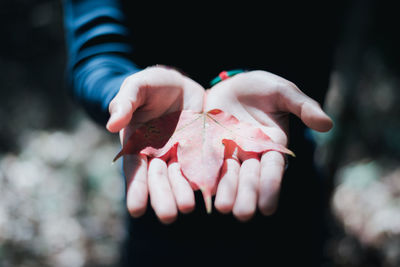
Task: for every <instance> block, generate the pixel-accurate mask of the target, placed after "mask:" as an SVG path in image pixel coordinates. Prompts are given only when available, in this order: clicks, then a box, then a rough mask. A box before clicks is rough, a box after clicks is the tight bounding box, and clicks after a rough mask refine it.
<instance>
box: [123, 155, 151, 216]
mask: <svg viewBox="0 0 400 267" xmlns="http://www.w3.org/2000/svg"><path fill="white" fill-rule="evenodd" d="M124 173H125V176H126V179H127V193H126V194H127V195H126V206H127V208H128V211H129V213H130V214H131V215H132V216H133V217H139V216H141V215H143V214H144V213H145V211H146V207H147V199H148V188H147V158H146V156H143V155H140V156H138V155H126V156H124Z"/></svg>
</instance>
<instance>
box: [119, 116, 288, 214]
mask: <svg viewBox="0 0 400 267" xmlns="http://www.w3.org/2000/svg"><path fill="white" fill-rule="evenodd" d="M174 148H176V149H174ZM235 148H238V149H240V150H241V151H242V152H244V153H260V154H261V153H264V152H266V151H269V150H274V151H279V152H282V153H286V154H289V155H292V156H294V154H293V152H292V151H290V150H289V149H287V148H286V147H284V146H282V145H280V144H277V143H274V142H273V141H272V140H271V138H270V137H269V136H268V135H266V134H265V133H264V132H263V131H262V130H261V129H259V128H257V127H255V126H253V125H251V124H248V123H245V122H241V121H239V120H238V119H236V118H235V117H234V116H232V115H230V114H228V113H226V112H223V111H222V110H219V109H213V110H211V111H208V112H194V111H187V110H185V111H179V112H174V113H170V114H167V115H165V116H163V117H160V118H157V119H154V120H151V121H149V122H147V123H145V124H144V125H143V126H141V127H140V128H138V129H137V130H136V131H135V132H134V133H133V134H132V135H131V136H130V137H129V140H128V141H127V143H126V144H125V146H124V147H123V148H122V150H121V151H120V152H119V153H118V155H117V156H116V157H115V158H114V161H115V160H117V159H118V158H119V157H121V156H122V155H126V154H139V153H141V154H144V155H147V156H148V157H150V158H151V157H156V158H164V159H165V160H168V157H171V154H170V153H177V155H176V156H177V159H178V162H179V164H180V167H181V171H182V173H183V175H184V176H185V177H186V179H188V181H189V182H190V184H191V185H192V187H193V189H194V190H197V189H200V190H201V191H202V194H203V197H204V200H205V204H206V208H207V212H208V213H209V212H211V206H212V205H211V196H212V194H213V193H214V192H215V190H216V187H217V184H218V177H219V174H220V169H221V167H222V164H223V161H224V155H225V150H229V151H234V149H235ZM174 156H175V155H174Z"/></svg>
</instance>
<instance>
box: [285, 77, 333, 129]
mask: <svg viewBox="0 0 400 267" xmlns="http://www.w3.org/2000/svg"><path fill="white" fill-rule="evenodd" d="M280 92H281V96H282V97H281V98H280V105H281V106H283V107H284V109H285V110H287V111H289V112H291V113H293V114H295V115H296V116H297V117H299V118H300V119H301V120H302V121H303V122H304V124H305V125H307V126H308V127H310V128H311V129H314V130H316V131H319V132H326V131H329V130H330V129H331V128H332V126H333V122H332V120H331V118H329V116H328V115H327V114H326V113H325V112H324V111H323V110H322V109H321V106H320V105H319V103H318V102H316V101H315V100H313V99H312V98H310V97H308V96H307V95H305V94H304V93H303V92H302V91H300V89H299V88H297V86H296V85H294V84H293V83H290V82H288V83H285V87H284V88H282V90H280Z"/></svg>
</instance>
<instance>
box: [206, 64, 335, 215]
mask: <svg viewBox="0 0 400 267" xmlns="http://www.w3.org/2000/svg"><path fill="white" fill-rule="evenodd" d="M214 108H218V109H221V110H223V111H225V112H228V113H230V114H232V115H234V116H235V117H236V118H237V119H239V120H241V121H247V122H249V123H252V124H254V125H256V126H258V127H260V128H261V129H262V130H263V131H264V132H265V133H266V134H267V135H268V136H269V137H270V138H271V139H272V140H273V141H274V142H276V143H279V144H281V145H284V146H287V144H288V115H289V113H293V114H295V115H296V116H298V117H299V118H300V119H301V120H302V121H303V122H304V123H305V124H306V125H307V126H308V127H310V128H312V129H314V130H317V131H321V132H325V131H328V130H330V129H331V128H332V121H331V119H330V118H329V117H328V116H327V115H326V114H325V113H324V112H323V111H322V109H321V107H320V105H319V104H318V103H317V102H316V101H314V100H313V99H311V98H309V97H308V96H306V95H305V94H304V93H303V92H301V91H300V89H298V88H297V87H296V85H294V84H293V83H291V82H289V81H287V80H285V79H283V78H281V77H279V76H277V75H274V74H272V73H269V72H265V71H251V72H247V73H241V74H238V75H235V76H234V77H231V78H229V79H227V80H224V81H222V82H220V83H218V84H216V85H215V86H214V87H212V88H211V89H210V90H209V91H208V92H207V98H206V103H205V108H204V111H208V110H212V109H214ZM284 170H285V158H284V155H282V154H281V153H280V152H275V151H269V152H266V153H264V154H263V155H262V156H261V158H255V157H254V156H252V155H248V154H242V155H240V154H237V153H236V154H235V155H234V156H233V157H231V158H226V159H225V161H224V165H223V170H222V172H221V173H222V177H220V178H221V180H220V182H219V184H218V188H217V193H216V198H215V207H216V209H217V210H219V211H220V212H222V213H229V212H233V214H234V216H235V217H237V218H238V219H239V220H242V221H245V220H248V219H250V218H251V217H252V216H253V215H254V213H255V211H256V209H257V206H258V208H259V210H260V211H261V213H262V214H264V215H270V214H272V213H273V212H274V211H275V209H276V206H277V202H278V196H279V191H280V185H281V180H282V176H283V173H284Z"/></svg>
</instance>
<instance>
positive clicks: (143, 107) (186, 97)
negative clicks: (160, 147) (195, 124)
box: [107, 66, 204, 223]
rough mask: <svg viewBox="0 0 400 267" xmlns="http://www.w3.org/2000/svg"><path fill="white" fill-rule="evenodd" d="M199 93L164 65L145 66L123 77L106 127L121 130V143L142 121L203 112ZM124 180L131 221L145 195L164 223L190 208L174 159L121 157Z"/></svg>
mask: <svg viewBox="0 0 400 267" xmlns="http://www.w3.org/2000/svg"><path fill="white" fill-rule="evenodd" d="M203 98H204V89H203V88H202V87H201V86H200V85H199V84H198V83H196V82H194V81H193V80H191V79H189V78H188V77H185V76H184V75H182V74H181V73H179V72H177V71H175V70H173V69H169V68H166V67H160V66H156V67H150V68H147V69H144V70H142V71H140V72H137V73H135V74H133V75H131V76H129V77H128V78H126V79H125V81H124V82H123V84H122V85H121V88H120V90H119V92H118V94H117V95H116V96H115V97H114V99H113V100H112V101H111V103H110V105H109V111H110V115H111V116H110V119H109V121H108V123H107V129H108V130H109V131H110V132H120V139H121V144H122V145H124V144H125V143H126V141H127V140H128V138H129V136H130V135H131V133H132V132H133V131H134V130H136V129H137V128H138V127H139V126H140V125H141V124H142V123H144V122H147V121H149V120H151V119H154V118H157V117H160V116H162V115H164V114H167V113H170V112H173V111H178V110H183V109H188V110H194V111H202V107H203ZM123 165H124V173H125V177H126V179H127V185H128V186H127V197H126V201H127V208H128V210H129V212H130V214H131V215H132V216H133V217H139V216H141V215H143V214H144V213H145V211H146V207H147V199H148V196H149V195H150V201H151V206H152V208H153V209H154V211H155V213H156V215H157V216H158V218H159V219H160V221H161V222H163V223H170V222H172V221H174V220H175V219H176V217H177V214H178V210H179V211H181V212H184V213H185V212H189V211H191V210H193V208H194V206H195V200H194V193H193V190H192V188H191V186H190V185H189V183H188V181H187V180H186V179H185V178H184V177H183V175H182V173H181V171H180V167H179V164H178V162H177V161H176V159H169V160H168V162H165V161H163V160H162V159H159V158H154V159H151V160H150V161H148V160H147V157H146V156H143V155H126V156H124V158H123Z"/></svg>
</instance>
